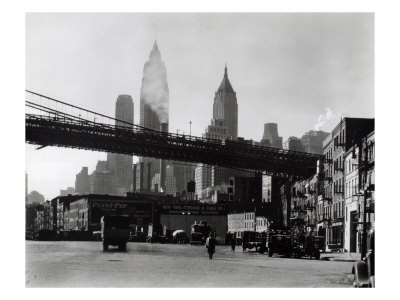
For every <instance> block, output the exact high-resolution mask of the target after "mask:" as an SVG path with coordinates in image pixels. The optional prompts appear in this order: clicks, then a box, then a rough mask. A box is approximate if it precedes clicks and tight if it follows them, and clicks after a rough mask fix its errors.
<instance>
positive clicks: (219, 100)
mask: <svg viewBox="0 0 400 300" xmlns="http://www.w3.org/2000/svg"><path fill="white" fill-rule="evenodd" d="M213 119H215V120H223V126H226V127H227V136H230V137H232V138H233V139H236V138H237V136H238V104H237V99H236V92H235V91H234V90H233V88H232V85H231V83H230V82H229V79H228V69H227V67H226V66H225V74H224V78H223V79H222V82H221V84H220V85H219V88H218V90H217V91H216V92H215V97H214V106H213Z"/></svg>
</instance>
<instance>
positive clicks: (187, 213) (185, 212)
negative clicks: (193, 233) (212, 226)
mask: <svg viewBox="0 0 400 300" xmlns="http://www.w3.org/2000/svg"><path fill="white" fill-rule="evenodd" d="M182 215H185V232H186V234H188V230H187V216H188V215H190V211H189V210H187V209H186V211H183V212H182Z"/></svg>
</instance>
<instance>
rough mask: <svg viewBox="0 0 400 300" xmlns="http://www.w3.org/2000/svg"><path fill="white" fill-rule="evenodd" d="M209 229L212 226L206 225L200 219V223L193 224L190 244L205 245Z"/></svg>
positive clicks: (210, 229)
mask: <svg viewBox="0 0 400 300" xmlns="http://www.w3.org/2000/svg"><path fill="white" fill-rule="evenodd" d="M211 231H212V227H211V226H210V225H207V222H205V221H200V224H193V225H192V230H191V234H190V245H196V244H197V245H205V243H206V239H207V237H208V236H209V235H210V232H211Z"/></svg>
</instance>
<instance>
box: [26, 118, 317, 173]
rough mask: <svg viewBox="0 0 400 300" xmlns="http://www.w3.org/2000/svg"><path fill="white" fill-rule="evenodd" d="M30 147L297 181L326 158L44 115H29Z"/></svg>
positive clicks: (27, 126) (27, 137) (312, 171)
mask: <svg viewBox="0 0 400 300" xmlns="http://www.w3.org/2000/svg"><path fill="white" fill-rule="evenodd" d="M26 142H27V143H31V144H36V145H40V146H58V147H70V148H79V149H86V150H92V151H105V152H111V153H120V154H128V155H138V156H145V157H154V158H160V159H168V160H175V161H186V162H192V163H204V164H208V165H218V166H222V167H229V168H239V169H248V170H256V171H261V172H264V173H266V174H270V175H275V176H279V177H289V176H293V177H295V178H302V177H303V178H304V177H309V176H312V175H313V174H315V173H316V167H317V161H318V160H322V158H323V156H321V155H316V154H310V153H305V152H297V151H287V150H281V149H275V148H269V147H262V146H255V145H250V144H246V143H240V142H236V141H231V140H224V141H220V140H211V139H204V138H199V137H193V136H184V135H176V134H170V133H162V132H158V131H150V130H138V129H130V128H126V127H117V126H110V125H105V124H99V123H93V122H88V121H82V120H68V119H67V120H66V119H61V118H54V117H53V118H51V117H46V116H40V115H27V116H26Z"/></svg>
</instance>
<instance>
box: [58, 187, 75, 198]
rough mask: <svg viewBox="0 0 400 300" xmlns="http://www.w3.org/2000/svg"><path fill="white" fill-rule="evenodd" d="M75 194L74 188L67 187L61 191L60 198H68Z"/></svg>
mask: <svg viewBox="0 0 400 300" xmlns="http://www.w3.org/2000/svg"><path fill="white" fill-rule="evenodd" d="M73 194H75V189H74V188H73V187H72V186H69V187H67V189H65V190H60V196H68V195H73Z"/></svg>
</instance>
